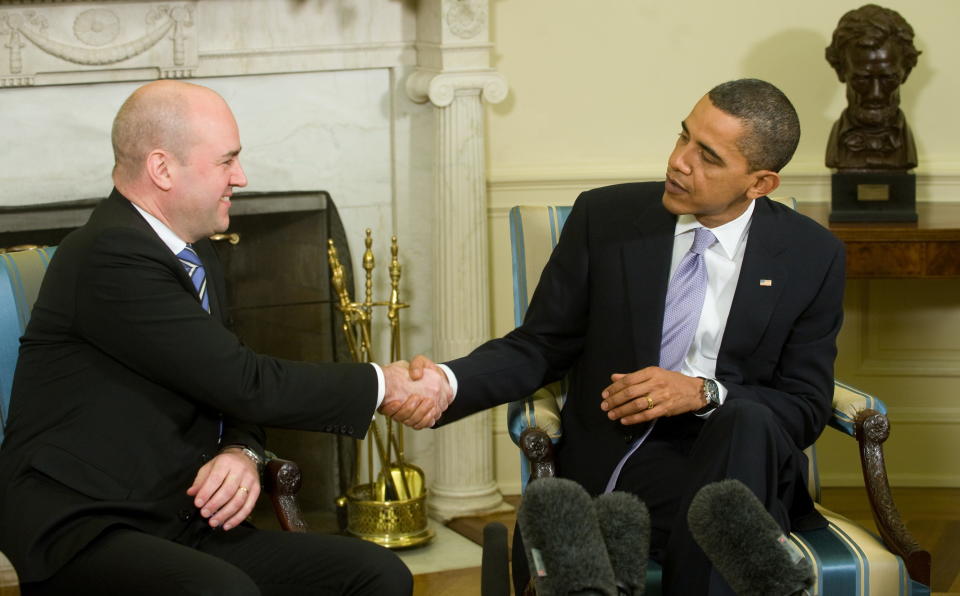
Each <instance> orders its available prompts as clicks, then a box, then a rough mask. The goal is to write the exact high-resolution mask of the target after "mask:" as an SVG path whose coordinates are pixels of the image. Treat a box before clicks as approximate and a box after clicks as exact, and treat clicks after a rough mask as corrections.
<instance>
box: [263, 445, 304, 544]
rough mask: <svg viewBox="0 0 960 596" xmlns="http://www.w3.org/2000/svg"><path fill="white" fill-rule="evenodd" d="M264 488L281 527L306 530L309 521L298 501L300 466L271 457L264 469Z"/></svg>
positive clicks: (295, 530)
mask: <svg viewBox="0 0 960 596" xmlns="http://www.w3.org/2000/svg"><path fill="white" fill-rule="evenodd" d="M263 488H264V490H265V491H266V492H267V493H268V494H269V495H270V500H271V501H272V502H273V510H274V511H275V512H276V514H277V520H278V521H279V522H280V527H281V528H283V529H284V530H285V531H287V532H306V531H307V522H305V521H303V513H302V512H301V511H300V505H299V504H298V503H297V492H298V491H299V490H300V466H298V465H297V464H296V463H295V462H292V461H290V460H286V459H280V458H276V457H275V458H273V459H271V460H270V461H268V462H267V466H266V468H265V469H264V471H263Z"/></svg>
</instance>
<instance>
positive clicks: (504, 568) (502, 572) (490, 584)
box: [480, 522, 510, 596]
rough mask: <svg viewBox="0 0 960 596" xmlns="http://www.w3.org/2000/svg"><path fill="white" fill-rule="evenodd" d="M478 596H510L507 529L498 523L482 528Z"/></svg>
mask: <svg viewBox="0 0 960 596" xmlns="http://www.w3.org/2000/svg"><path fill="white" fill-rule="evenodd" d="M480 594H481V596H510V561H509V557H508V556H507V527H506V526H505V525H503V524H501V523H500V522H490V523H489V524H487V525H485V526H484V527H483V558H482V560H481V562H480Z"/></svg>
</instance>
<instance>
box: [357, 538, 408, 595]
mask: <svg viewBox="0 0 960 596" xmlns="http://www.w3.org/2000/svg"><path fill="white" fill-rule="evenodd" d="M369 546H370V548H369V549H368V550H367V552H366V553H364V556H363V559H362V565H363V570H362V574H363V575H365V576H366V581H365V582H362V583H365V584H366V585H367V586H368V587H369V590H365V591H364V593H365V594H366V593H369V594H383V595H391V596H392V595H396V596H409V594H412V593H413V574H411V573H410V569H408V568H407V566H406V564H404V562H403V561H401V560H400V557H398V556H397V555H396V554H395V553H393V552H392V551H390V550H387V549H385V548H380V547H378V546H375V545H373V544H370V545H369Z"/></svg>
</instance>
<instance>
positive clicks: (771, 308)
mask: <svg viewBox="0 0 960 596" xmlns="http://www.w3.org/2000/svg"><path fill="white" fill-rule="evenodd" d="M662 194H663V183H659V182H658V183H634V184H623V185H618V186H611V187H606V188H599V189H595V190H592V191H589V192H586V193H584V194H583V195H581V196H580V198H579V199H578V200H577V202H576V204H575V205H574V207H573V210H572V211H571V213H570V216H569V218H568V220H567V222H566V224H565V225H564V228H563V232H562V234H561V237H560V241H559V243H558V245H557V247H556V249H555V250H554V252H553V254H552V256H551V257H550V260H549V262H548V263H547V265H546V267H545V268H544V271H543V275H542V276H541V278H540V283H539V285H538V286H537V289H536V291H535V292H534V295H533V298H532V300H531V302H530V307H529V309H528V310H527V314H526V318H525V319H524V323H523V325H522V326H520V327H519V328H517V329H516V330H514V331H512V332H510V333H509V334H508V335H506V336H505V337H503V338H501V339H495V340H492V341H490V342H488V343H486V344H484V345H482V346H480V347H479V348H477V349H476V350H475V351H474V352H473V353H471V354H470V355H469V356H467V357H465V358H461V359H458V360H454V361H452V362H449V363H448V364H449V366H450V368H451V369H452V370H453V372H454V374H456V376H457V380H458V383H459V388H458V393H457V397H456V399H455V400H454V402H453V404H451V406H450V408H449V409H448V410H447V412H446V414H445V415H444V417H443V418H442V420H441V423H447V422H450V421H453V420H456V419H458V418H461V417H463V416H466V415H468V414H471V413H473V412H476V411H478V410H481V409H485V408H488V407H491V406H494V405H497V404H501V403H505V402H509V401H514V400H517V399H520V398H522V397H523V396H525V395H529V394H530V393H532V392H533V391H534V390H536V389H537V388H539V387H540V386H542V385H545V384H547V383H549V382H552V381H554V380H557V379H559V378H561V377H563V376H564V375H566V374H567V373H568V372H569V381H570V383H569V392H568V397H567V401H566V404H565V406H564V408H563V414H562V418H563V433H564V434H563V438H562V439H561V441H560V443H559V445H558V446H557V450H558V453H557V457H558V469H559V473H560V475H561V476H564V477H568V478H572V479H575V480H577V481H579V482H580V483H581V484H583V485H584V486H585V487H586V489H587V490H588V491H589V492H591V493H593V494H597V493H599V492H601V491H602V490H603V487H604V485H605V483H606V481H607V479H608V478H609V476H610V473H611V472H612V470H613V468H614V466H615V465H616V463H617V462H618V461H619V460H620V458H621V457H622V456H623V455H624V453H625V452H626V449H627V447H628V445H629V443H630V442H631V441H632V440H633V438H634V437H636V436H638V435H639V434H640V431H642V430H643V428H638V427H636V426H635V427H625V426H624V425H622V424H620V423H618V422H611V421H610V420H608V419H607V417H606V415H605V413H604V412H602V411H601V410H600V402H601V399H600V392H601V391H602V390H603V389H604V388H605V387H606V386H607V385H609V384H610V375H611V373H614V372H623V373H625V372H631V371H634V370H638V369H640V368H643V367H647V366H656V365H657V364H658V362H659V356H660V336H661V330H662V326H663V306H664V301H665V297H666V291H667V284H668V281H669V274H670V260H671V254H672V252H673V240H674V229H675V225H676V217H675V216H674V215H672V214H670V213H669V212H668V211H666V209H664V207H663V205H662V203H661V197H662ZM749 234H750V235H749V238H748V240H747V246H746V251H745V253H744V257H743V265H742V268H741V271H740V278H739V281H738V283H737V288H736V292H735V294H734V298H733V303H732V305H731V307H730V315H729V318H728V319H727V325H726V329H725V331H724V335H723V341H722V345H721V347H720V352H719V355H718V359H717V370H716V378H717V379H718V380H719V381H720V382H722V383H723V384H724V386H726V388H727V389H728V394H727V400H728V401H735V400H753V401H757V402H761V403H763V404H765V405H767V406H768V407H769V408H770V409H771V410H772V411H773V412H774V414H775V416H776V418H777V420H778V421H779V422H780V423H781V424H782V425H783V428H784V429H786V431H787V432H788V433H789V435H790V437H791V438H792V439H793V441H794V442H795V443H796V445H797V446H798V447H801V448H804V447H806V446H808V445H810V444H811V443H813V442H814V440H815V439H816V438H817V436H818V435H819V434H820V432H821V431H822V430H823V428H824V426H825V424H826V422H827V420H828V418H829V415H830V410H831V401H832V396H833V362H834V358H835V356H836V336H837V332H838V331H839V330H840V325H841V322H842V317H843V305H842V299H843V287H844V252H843V246H842V244H841V243H840V241H839V240H837V239H836V238H835V237H834V236H833V235H832V234H830V232H828V231H827V230H826V229H824V228H823V227H822V226H820V225H818V224H817V223H816V222H814V221H813V220H811V219H809V218H807V217H805V216H803V215H801V214H799V213H797V212H795V211H793V210H791V209H788V208H787V207H784V206H782V205H780V204H778V203H775V202H772V201H770V200H768V199H767V198H765V197H764V198H760V199H757V201H756V207H755V209H754V213H753V218H752V222H751V224H750V232H749ZM762 279H766V280H771V282H772V283H771V284H770V285H761V284H760V280H762ZM698 420H699V419H697V418H696V417H694V416H693V415H692V414H685V415H682V416H676V417H673V418H664V419H661V420H660V422H658V425H657V431H658V433H659V432H661V431H662V432H667V433H668V432H670V429H671V427H676V428H680V427H682V426H683V425H689V424H696V423H698Z"/></svg>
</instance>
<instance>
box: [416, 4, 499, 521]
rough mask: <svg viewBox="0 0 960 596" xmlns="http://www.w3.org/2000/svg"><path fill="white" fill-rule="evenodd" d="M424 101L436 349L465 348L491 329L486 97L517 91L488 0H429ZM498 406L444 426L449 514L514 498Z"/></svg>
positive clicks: (422, 14) (441, 480)
mask: <svg viewBox="0 0 960 596" xmlns="http://www.w3.org/2000/svg"><path fill="white" fill-rule="evenodd" d="M417 25H418V69H417V71H416V72H414V73H413V74H412V75H411V76H410V78H409V79H408V80H407V92H408V93H409V95H410V97H411V98H412V99H413V100H414V101H418V102H426V101H430V102H431V103H432V104H433V106H434V107H435V114H436V117H435V118H436V134H435V140H434V149H435V151H434V154H435V155H436V161H435V164H436V165H435V169H434V197H433V205H434V222H435V223H434V238H435V245H434V266H435V269H434V279H435V280H437V283H436V284H435V287H434V308H435V310H436V312H437V321H436V324H435V326H434V354H432V356H433V357H434V358H435V359H437V360H438V361H442V360H446V359H449V358H455V357H458V356H463V355H464V354H466V353H467V352H469V351H470V350H472V349H473V348H475V347H476V346H478V345H480V344H481V343H483V342H484V341H485V340H487V339H488V338H489V336H490V304H489V298H488V292H489V284H488V278H489V270H488V267H487V254H488V252H487V250H488V249H487V189H486V165H485V160H484V138H483V133H484V131H483V104H482V103H481V100H486V101H489V102H492V103H497V102H500V101H502V100H503V99H504V98H505V97H506V95H507V85H506V81H505V80H504V78H503V77H502V76H501V75H499V74H498V73H496V72H495V71H493V70H492V69H490V68H489V49H490V44H489V43H488V42H487V2H486V0H421V2H420V3H419V6H418V23H417ZM491 417H492V413H491V412H481V413H480V414H477V415H475V416H471V417H469V418H467V419H465V420H462V421H460V422H456V423H454V424H452V425H449V426H447V427H444V428H442V429H440V430H439V431H437V432H436V438H435V446H434V458H435V460H434V461H435V464H436V466H435V470H434V474H433V478H432V483H431V486H430V490H431V494H430V500H429V501H428V506H429V510H430V513H431V515H432V516H433V517H436V518H439V519H442V520H447V519H451V518H454V517H460V516H464V515H474V514H477V513H483V512H488V511H492V510H495V509H497V508H499V507H501V506H503V505H504V503H503V496H502V495H501V494H500V491H499V489H498V488H497V484H496V482H495V481H494V474H493V472H494V465H493V433H492V428H493V427H492V418H491Z"/></svg>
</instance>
